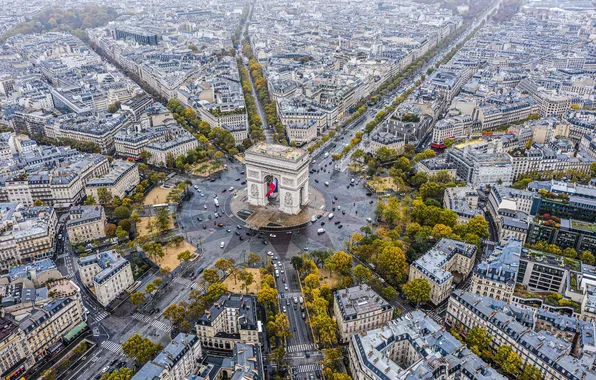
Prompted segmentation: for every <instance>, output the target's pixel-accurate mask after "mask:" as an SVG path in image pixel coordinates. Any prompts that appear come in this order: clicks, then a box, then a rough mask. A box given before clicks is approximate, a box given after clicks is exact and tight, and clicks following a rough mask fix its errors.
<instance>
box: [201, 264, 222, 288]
mask: <svg viewBox="0 0 596 380" xmlns="http://www.w3.org/2000/svg"><path fill="white" fill-rule="evenodd" d="M203 278H204V279H205V281H207V283H208V284H215V283H216V282H219V274H218V273H217V270H215V269H211V268H207V269H205V270H204V271H203Z"/></svg>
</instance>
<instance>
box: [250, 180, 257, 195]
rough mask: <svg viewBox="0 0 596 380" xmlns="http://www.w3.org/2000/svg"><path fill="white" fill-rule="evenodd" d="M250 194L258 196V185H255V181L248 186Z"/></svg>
mask: <svg viewBox="0 0 596 380" xmlns="http://www.w3.org/2000/svg"><path fill="white" fill-rule="evenodd" d="M250 195H252V197H253V198H257V197H258V196H259V186H257V184H256V183H253V184H252V185H251V186H250Z"/></svg>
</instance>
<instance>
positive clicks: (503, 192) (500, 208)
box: [487, 185, 535, 241]
mask: <svg viewBox="0 0 596 380" xmlns="http://www.w3.org/2000/svg"><path fill="white" fill-rule="evenodd" d="M534 195H535V193H534V192H531V191H525V190H518V189H514V188H511V187H504V186H499V185H495V186H492V187H491V189H490V193H489V195H488V202H487V209H488V215H489V216H490V217H491V218H492V220H493V221H494V223H495V225H496V226H497V233H498V235H499V240H503V239H505V238H507V237H510V236H511V237H514V238H516V239H518V240H520V241H526V234H527V231H528V218H529V214H530V208H531V206H532V201H533V199H534Z"/></svg>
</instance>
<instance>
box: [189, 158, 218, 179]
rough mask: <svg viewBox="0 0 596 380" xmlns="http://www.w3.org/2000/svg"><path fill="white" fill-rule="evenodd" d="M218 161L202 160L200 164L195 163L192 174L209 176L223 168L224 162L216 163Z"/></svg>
mask: <svg viewBox="0 0 596 380" xmlns="http://www.w3.org/2000/svg"><path fill="white" fill-rule="evenodd" d="M215 164H216V162H215V161H205V162H200V163H198V164H195V165H193V166H192V169H191V171H192V174H194V175H198V176H200V177H208V176H210V175H211V174H213V173H217V172H219V171H222V170H223V164H222V165H215Z"/></svg>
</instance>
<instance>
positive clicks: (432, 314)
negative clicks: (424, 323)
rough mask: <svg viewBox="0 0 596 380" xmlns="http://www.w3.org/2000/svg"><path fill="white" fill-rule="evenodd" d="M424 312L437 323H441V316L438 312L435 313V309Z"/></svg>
mask: <svg viewBox="0 0 596 380" xmlns="http://www.w3.org/2000/svg"><path fill="white" fill-rule="evenodd" d="M426 314H427V315H428V316H429V317H431V318H432V319H433V320H434V321H435V322H437V323H438V324H440V325H441V324H443V317H441V316H440V315H439V314H437V312H436V311H434V310H429V311H427V312H426Z"/></svg>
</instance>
